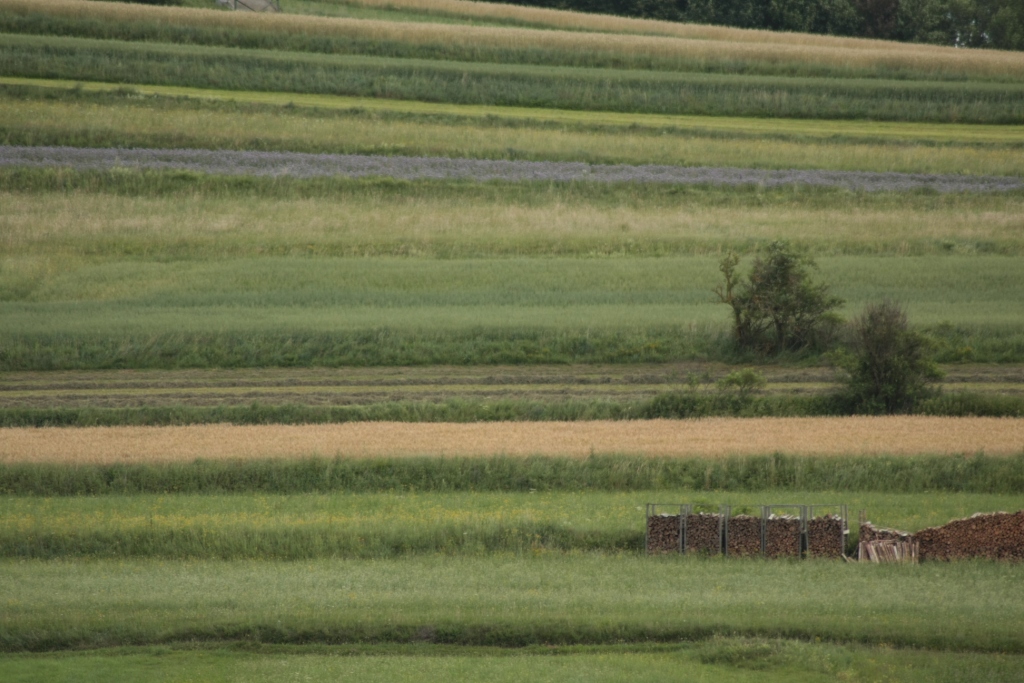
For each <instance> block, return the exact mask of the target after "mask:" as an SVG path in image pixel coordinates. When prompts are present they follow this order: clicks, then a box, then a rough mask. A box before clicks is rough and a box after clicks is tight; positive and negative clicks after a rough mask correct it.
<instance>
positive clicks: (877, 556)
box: [859, 539, 920, 564]
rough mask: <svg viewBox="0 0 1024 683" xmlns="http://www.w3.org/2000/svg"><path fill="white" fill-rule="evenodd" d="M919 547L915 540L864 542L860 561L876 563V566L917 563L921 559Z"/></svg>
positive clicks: (861, 546)
mask: <svg viewBox="0 0 1024 683" xmlns="http://www.w3.org/2000/svg"><path fill="white" fill-rule="evenodd" d="M918 547H919V546H918V543H917V541H915V540H913V539H910V540H906V541H894V540H890V539H883V540H878V541H863V542H862V543H861V544H860V549H859V551H860V561H861V562H874V563H876V564H881V563H887V562H910V563H916V562H917V560H918V558H919V557H920V552H919V551H918Z"/></svg>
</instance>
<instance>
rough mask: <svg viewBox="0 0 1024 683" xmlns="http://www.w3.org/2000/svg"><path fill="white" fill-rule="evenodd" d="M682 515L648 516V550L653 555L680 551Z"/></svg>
mask: <svg viewBox="0 0 1024 683" xmlns="http://www.w3.org/2000/svg"><path fill="white" fill-rule="evenodd" d="M682 519H683V518H682V516H681V515H652V516H650V517H648V518H647V552H648V553H650V554H652V555H658V554H661V553H678V552H679V551H680V550H681V548H680V547H679V545H680V531H681V530H680V528H679V525H680V523H681V522H682Z"/></svg>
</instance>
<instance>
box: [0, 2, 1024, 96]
mask: <svg viewBox="0 0 1024 683" xmlns="http://www.w3.org/2000/svg"><path fill="white" fill-rule="evenodd" d="M0 11H3V12H5V13H6V14H8V16H10V15H13V17H20V18H23V21H22V22H21V23H19V22H17V21H14V22H12V21H11V19H8V23H10V24H11V25H10V26H8V27H7V28H8V30H11V29H15V30H18V29H20V30H28V31H32V30H37V31H38V30H43V31H52V32H56V33H59V34H62V35H81V36H84V37H97V38H127V39H133V38H136V39H137V38H143V39H149V40H160V41H167V42H176V41H178V40H180V41H182V42H189V43H206V44H223V45H235V46H238V47H254V46H260V47H283V48H285V49H300V50H301V49H307V50H314V51H327V52H363V53H369V54H380V55H381V56H397V57H432V58H445V59H458V60H466V61H490V62H506V63H517V62H518V63H524V62H526V63H529V62H533V63H546V64H564V65H569V66H625V67H632V68H637V67H639V68H662V69H671V70H695V71H700V70H710V71H725V72H728V71H738V72H755V73H789V74H798V75H828V76H841V75H847V76H849V75H857V76H861V75H871V76H892V75H898V76H911V77H918V78H921V77H924V78H940V79H941V78H957V79H964V78H995V79H1001V80H1013V79H1017V78H1020V77H1021V76H1022V75H1024V57H1021V56H1020V55H1019V54H1017V53H1014V52H1009V51H995V50H970V51H965V50H956V49H955V48H950V47H939V46H909V45H901V44H898V43H887V42H881V41H875V42H872V41H849V40H847V41H844V40H842V39H838V40H837V39H825V42H824V43H823V44H815V43H816V42H817V41H815V40H813V39H809V38H810V37H809V36H800V37H799V38H796V37H794V36H791V37H788V38H786V39H783V41H782V42H777V41H778V39H777V38H776V39H775V40H771V39H769V38H768V36H769V35H770V33H769V32H747V33H742V32H733V33H732V34H731V37H737V36H742V38H745V39H740V40H735V39H733V40H729V39H726V40H722V39H721V38H722V37H725V35H723V34H722V33H721V32H719V39H708V37H709V36H708V35H707V33H705V35H704V36H702V37H700V38H697V39H694V38H692V37H678V36H664V35H661V36H658V35H637V34H635V33H634V34H625V35H623V34H614V33H604V32H602V33H592V32H581V31H579V30H575V31H563V30H557V29H554V28H552V29H549V30H537V29H533V28H516V27H508V26H505V27H490V26H467V25H454V24H450V23H449V24H441V23H425V22H422V21H414V22H402V21H378V20H368V19H351V18H340V17H309V16H301V15H288V14H252V13H246V12H243V13H236V12H230V13H229V12H214V11H211V10H203V9H193V8H180V7H152V6H147V5H127V6H126V5H125V3H105V2H80V1H77V0H30V1H27V0H0ZM13 17H12V18H13ZM24 19H33V20H34V21H28V22H25V21H24ZM40 19H43V21H40ZM46 19H49V20H50V21H49V23H50V24H51V25H49V26H48V25H47V22H46V21H45V20H46ZM60 20H63V21H62V22H61V21H60ZM210 29H214V30H213V31H211V30H210ZM703 31H704V32H707V28H704V29H703ZM750 38H754V40H750Z"/></svg>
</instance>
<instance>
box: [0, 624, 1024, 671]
mask: <svg viewBox="0 0 1024 683" xmlns="http://www.w3.org/2000/svg"><path fill="white" fill-rule="evenodd" d="M1022 672H1024V657H1021V656H1020V655H993V654H975V653H968V652H955V653H954V652H934V651H931V652H926V651H921V650H914V649H909V650H908V649H893V648H891V647H886V646H873V647H872V646H864V645H839V644H833V643H810V642H804V641H799V640H782V639H771V638H739V637H724V636H723V637H713V638H710V639H707V640H702V641H697V642H683V643H678V644H671V645H667V644H666V645H657V644H647V645H607V646H593V645H591V646H558V647H555V646H530V647H524V648H516V649H508V648H494V647H465V646H463V647H458V648H453V647H449V646H443V645H424V644H419V645H404V646H398V645H387V646H376V645H337V646H328V645H318V646H280V645H278V646H271V645H267V646H261V647H256V646H249V645H244V644H237V645H233V644H226V645H216V644H211V645H206V646H203V645H198V644H191V645H187V646H181V647H174V646H149V647H135V648H114V649H101V650H89V651H85V652H62V653H45V654H15V655H4V656H0V676H3V678H4V680H7V681H12V682H15V683H36V682H41V683H43V682H45V683H63V682H65V681H67V682H68V683H71V682H72V681H73V682H75V683H79V682H80V681H93V680H96V681H103V680H112V679H115V678H116V679H117V680H118V681H124V682H125V683H134V682H136V681H138V682H140V683H141V682H145V683H163V682H164V681H168V682H170V681H185V680H189V681H191V680H203V681H209V682H217V683H221V682H223V683H231V682H234V681H238V682H239V683H242V682H244V683H249V682H250V681H275V682H276V681H281V680H292V679H297V680H341V679H353V680H359V681H367V682H370V683H377V682H380V683H391V682H392V681H398V682H399V683H401V682H404V681H423V680H439V679H441V678H445V679H448V680H473V681H480V680H486V681H494V682H495V683H506V682H507V683H519V682H520V681H524V680H529V681H536V682H537V683H646V682H648V681H649V682H651V683H663V682H664V681H669V680H687V681H715V682H720V683H774V682H776V681H778V682H780V683H781V682H783V681H785V682H786V683H793V682H794V681H798V682H801V683H815V682H818V681H820V682H822V683H824V682H826V681H834V680H836V679H837V678H840V679H844V680H849V681H875V680H886V679H887V678H891V679H892V680H899V681H921V682H922V683H947V682H948V683H959V682H960V681H964V680H975V681H990V682H991V683H1002V682H1003V681H1005V682H1006V683H1016V681H1017V680H1019V678H1020V676H1021V675H1022Z"/></svg>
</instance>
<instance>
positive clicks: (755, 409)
mask: <svg viewBox="0 0 1024 683" xmlns="http://www.w3.org/2000/svg"><path fill="white" fill-rule="evenodd" d="M844 408H845V406H844V404H843V401H842V400H841V399H839V398H836V397H831V396H828V395H823V396H759V397H749V398H739V397H735V396H727V395H713V394H712V395H689V394H687V393H685V392H682V393H666V394H663V395H661V396H659V397H657V398H655V399H652V400H649V401H615V400H610V399H594V400H582V399H571V400H533V401H530V400H515V399H509V400H501V399H499V400H495V401H486V402H484V401H478V400H477V401H474V400H467V399H449V400H445V401H439V402H427V401H422V402H420V401H395V402H387V403H371V404H366V405H349V406H310V405H301V404H285V405H261V404H259V403H256V402H254V403H252V404H250V405H245V406H228V405H225V406H191V405H171V406H153V407H133V408H0V428H3V427H117V426H127V425H131V426H171V425H190V424H220V423H227V424H236V425H247V424H248V425H252V424H328V423H344V422H367V421H372V422H505V421H513V420H514V421H530V422H537V421H553V422H566V421H579V420H632V419H650V418H700V417H814V416H826V415H847V414H850V413H849V411H847V410H844ZM915 414H918V415H933V416H942V417H972V416H973V417H1024V398H1021V397H1018V396H999V395H982V394H969V393H957V394H950V395H943V396H939V397H937V398H934V399H929V400H928V401H924V402H922V403H921V404H920V405H918V406H917V409H916V410H915Z"/></svg>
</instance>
